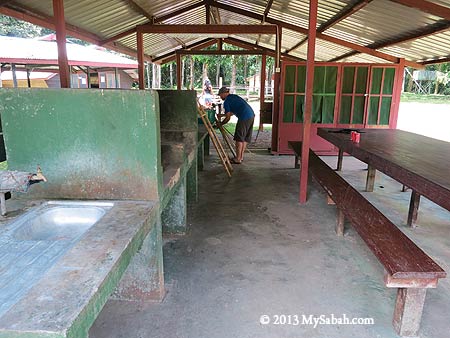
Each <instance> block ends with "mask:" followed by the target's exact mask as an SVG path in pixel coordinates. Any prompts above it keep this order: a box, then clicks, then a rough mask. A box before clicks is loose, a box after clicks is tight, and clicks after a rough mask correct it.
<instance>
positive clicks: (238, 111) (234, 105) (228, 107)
mask: <svg viewBox="0 0 450 338" xmlns="http://www.w3.org/2000/svg"><path fill="white" fill-rule="evenodd" d="M223 108H224V109H225V113H229V112H231V113H233V114H234V115H236V116H237V118H238V119H239V120H241V121H245V120H248V119H251V118H254V117H255V113H254V112H253V109H252V107H250V105H249V104H248V103H247V102H246V101H245V100H244V99H243V98H242V97H240V96H238V95H235V94H228V96H227V97H226V99H225V101H224V102H223Z"/></svg>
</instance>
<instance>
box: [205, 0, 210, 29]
mask: <svg viewBox="0 0 450 338" xmlns="http://www.w3.org/2000/svg"><path fill="white" fill-rule="evenodd" d="M205 10H206V24H207V25H209V24H210V23H211V6H210V5H209V4H206V5H205Z"/></svg>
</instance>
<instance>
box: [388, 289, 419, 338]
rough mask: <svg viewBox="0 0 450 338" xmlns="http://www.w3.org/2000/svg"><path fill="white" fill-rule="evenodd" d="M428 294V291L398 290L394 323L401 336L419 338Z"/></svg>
mask: <svg viewBox="0 0 450 338" xmlns="http://www.w3.org/2000/svg"><path fill="white" fill-rule="evenodd" d="M426 293H427V289H415V288H399V289H398V291H397V300H396V302H395V309H394V319H393V322H392V323H393V325H394V329H395V331H396V332H397V334H399V335H400V336H413V337H415V336H417V334H418V332H419V328H420V320H421V318H422V311H423V306H424V304H425V296H426Z"/></svg>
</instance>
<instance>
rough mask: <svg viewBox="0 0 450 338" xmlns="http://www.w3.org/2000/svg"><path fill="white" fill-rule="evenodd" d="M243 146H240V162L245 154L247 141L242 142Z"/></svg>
mask: <svg viewBox="0 0 450 338" xmlns="http://www.w3.org/2000/svg"><path fill="white" fill-rule="evenodd" d="M242 143H243V146H242V156H241V159H240V161H241V162H242V161H243V160H244V154H245V149H247V142H242Z"/></svg>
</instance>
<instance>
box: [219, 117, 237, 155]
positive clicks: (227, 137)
mask: <svg viewBox="0 0 450 338" xmlns="http://www.w3.org/2000/svg"><path fill="white" fill-rule="evenodd" d="M215 119H216V126H217V127H218V128H219V130H220V133H221V134H222V138H223V140H224V141H225V143H226V144H227V146H228V149H230V151H231V154H233V157H234V158H236V148H235V146H234V144H233V139H232V138H231V137H230V132H229V131H228V130H226V129H225V127H224V126H223V125H222V124H221V123H220V121H219V120H218V118H217V116H216V117H215Z"/></svg>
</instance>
